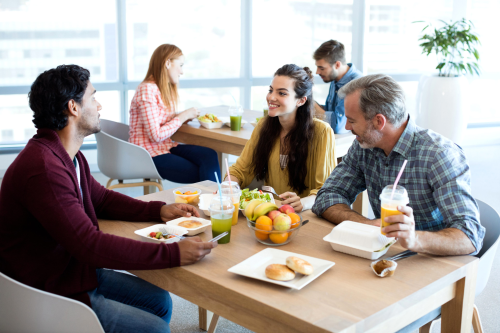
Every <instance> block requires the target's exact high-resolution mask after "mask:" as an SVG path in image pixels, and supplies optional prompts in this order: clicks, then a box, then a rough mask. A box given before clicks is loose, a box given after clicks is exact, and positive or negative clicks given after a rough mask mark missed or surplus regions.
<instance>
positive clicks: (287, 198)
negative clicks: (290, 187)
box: [279, 192, 304, 213]
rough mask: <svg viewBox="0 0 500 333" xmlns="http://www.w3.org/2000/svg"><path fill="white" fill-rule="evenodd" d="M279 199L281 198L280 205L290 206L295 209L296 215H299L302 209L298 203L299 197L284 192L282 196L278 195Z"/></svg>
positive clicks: (300, 202) (300, 203)
mask: <svg viewBox="0 0 500 333" xmlns="http://www.w3.org/2000/svg"><path fill="white" fill-rule="evenodd" d="M279 197H280V198H281V200H283V201H281V204H282V205H290V206H292V207H293V209H295V211H296V212H297V213H300V212H301V211H302V209H303V208H304V207H302V201H300V197H299V196H298V195H297V194H296V193H293V192H285V193H283V194H280V195H279Z"/></svg>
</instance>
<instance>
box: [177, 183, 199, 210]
mask: <svg viewBox="0 0 500 333" xmlns="http://www.w3.org/2000/svg"><path fill="white" fill-rule="evenodd" d="M173 192H174V196H175V202H176V203H185V204H189V205H192V206H196V205H197V204H198V203H199V202H200V194H201V190H200V189H199V188H196V187H188V186H186V187H179V188H176V189H175V190H174V191H173ZM186 192H189V194H185V193H186Z"/></svg>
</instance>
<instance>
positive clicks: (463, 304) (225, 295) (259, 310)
mask: <svg viewBox="0 0 500 333" xmlns="http://www.w3.org/2000/svg"><path fill="white" fill-rule="evenodd" d="M195 186H196V187H198V188H200V189H202V190H203V192H205V191H206V192H211V191H213V190H214V189H215V184H214V183H213V182H209V181H205V182H201V183H197V184H195ZM140 199H142V200H144V201H151V200H163V201H166V202H173V194H172V191H163V192H159V193H153V194H150V195H147V196H144V197H141V198H140ZM202 215H203V214H202ZM303 217H304V218H306V219H309V220H310V221H311V222H310V223H309V224H307V225H306V226H304V227H303V228H302V229H301V230H299V234H298V235H297V237H296V238H295V239H294V240H292V242H290V243H289V244H287V245H284V246H280V247H278V248H279V249H282V250H285V251H291V252H295V253H297V254H303V255H308V256H313V257H316V258H321V259H325V260H330V261H333V262H335V263H336V264H335V266H333V267H332V268H331V269H329V270H328V271H326V272H325V273H324V274H322V275H321V276H320V277H318V278H317V279H316V280H314V281H313V282H311V283H310V284H309V285H307V286H306V287H304V288H303V289H302V290H298V291H297V290H292V289H288V288H285V287H281V286H278V285H274V284H271V283H267V282H263V281H259V280H255V279H251V278H247V277H243V276H239V275H236V274H233V273H229V272H228V271H227V270H228V269H229V268H230V267H232V266H234V265H236V264H238V263H240V262H241V261H243V260H245V259H247V258H248V257H250V256H252V255H254V254H256V253H258V252H259V251H262V250H263V249H265V248H266V246H264V245H262V244H260V243H258V242H257V241H256V240H255V239H254V238H253V236H251V234H250V232H249V230H248V227H247V226H246V223H245V222H246V220H245V219H244V218H243V217H242V216H240V220H239V223H238V225H236V226H234V227H233V229H232V234H231V242H230V243H229V244H223V245H219V246H218V247H217V248H215V249H214V250H213V251H212V253H211V254H210V255H208V256H206V257H205V258H204V259H203V260H202V261H200V262H198V263H196V264H195V265H190V266H183V267H178V268H171V269H163V270H150V271H131V273H133V274H135V275H137V276H139V277H140V278H142V279H144V280H146V281H149V282H151V283H153V284H155V285H157V286H159V287H161V288H164V289H165V290H168V291H170V292H172V293H174V294H176V295H178V296H180V297H182V298H184V299H186V300H188V301H190V302H192V303H195V304H197V305H199V306H201V307H202V308H205V309H208V310H210V311H213V312H215V313H217V314H218V315H220V316H222V317H224V318H226V319H228V320H230V321H233V322H235V323H237V324H239V325H242V326H244V327H247V328H248V329H250V330H253V331H256V332H342V333H354V332H383V333H387V332H394V331H397V330H399V329H401V328H403V327H405V326H406V325H408V324H410V323H411V322H413V321H415V320H416V319H418V318H420V317H422V316H423V315H425V314H427V313H428V312H430V311H432V310H434V309H435V308H437V307H439V306H441V305H443V307H442V329H441V331H442V332H450V333H456V332H463V333H465V332H466V333H470V330H471V322H472V308H473V304H474V291H475V285H476V272H477V264H478V259H477V258H476V257H472V256H456V257H434V256H428V255H417V256H414V257H411V258H408V259H405V260H402V261H400V262H398V268H397V271H396V274H395V275H394V276H392V277H390V278H379V277H376V276H375V275H374V274H373V272H372V271H371V270H370V267H369V264H370V261H369V260H366V259H363V258H358V257H354V256H350V255H347V254H342V253H339V252H335V251H333V250H332V248H331V247H330V245H329V244H328V243H326V242H324V241H323V240H322V238H323V237H324V236H325V235H327V234H328V233H329V232H330V231H331V229H332V225H331V224H330V223H328V222H326V221H325V220H323V219H320V218H318V217H316V216H315V215H314V214H312V213H311V212H310V211H308V212H305V213H303ZM99 223H100V227H101V230H102V231H103V232H106V233H111V234H114V235H119V236H123V237H127V238H132V239H139V236H137V235H135V234H134V231H135V230H137V229H141V228H144V227H146V226H149V225H151V224H152V223H132V222H118V221H100V222H99ZM200 236H201V238H202V239H205V240H208V239H210V238H211V231H210V229H208V230H207V231H206V232H205V233H204V234H201V235H200ZM402 250H403V248H401V247H400V246H398V245H397V244H396V245H394V246H392V247H391V248H390V250H389V252H388V254H387V255H394V254H396V253H398V252H400V251H402ZM202 315H203V313H202ZM201 319H202V318H201Z"/></svg>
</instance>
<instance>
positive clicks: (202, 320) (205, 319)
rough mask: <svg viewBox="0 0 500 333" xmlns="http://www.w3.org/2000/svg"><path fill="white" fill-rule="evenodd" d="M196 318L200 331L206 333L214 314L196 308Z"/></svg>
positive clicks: (199, 307)
mask: <svg viewBox="0 0 500 333" xmlns="http://www.w3.org/2000/svg"><path fill="white" fill-rule="evenodd" d="M198 316H199V325H200V329H202V330H204V331H208V328H209V325H210V323H211V322H212V318H213V316H214V313H213V312H212V311H208V310H207V309H204V308H202V307H201V306H198ZM215 323H217V322H215Z"/></svg>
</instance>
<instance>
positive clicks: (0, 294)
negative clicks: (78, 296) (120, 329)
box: [0, 273, 104, 333]
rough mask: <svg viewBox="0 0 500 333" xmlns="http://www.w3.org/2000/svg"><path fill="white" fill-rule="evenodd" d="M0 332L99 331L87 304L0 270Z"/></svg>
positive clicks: (54, 332) (95, 319)
mask: <svg viewBox="0 0 500 333" xmlns="http://www.w3.org/2000/svg"><path fill="white" fill-rule="evenodd" d="M0 332H9V333H17V332H19V333H21V332H51V333H66V332H82V333H103V332H104V330H103V329H102V326H101V323H100V322H99V319H98V318H97V316H96V315H95V313H94V312H93V311H92V309H90V308H89V307H88V306H87V305H85V304H83V303H80V302H77V301H74V300H72V299H69V298H66V297H61V296H58V295H54V294H51V293H48V292H45V291H41V290H38V289H35V288H32V287H29V286H27V285H25V284H22V283H20V282H17V281H16V280H14V279H11V278H10V277H8V276H6V275H4V274H2V273H0Z"/></svg>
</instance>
